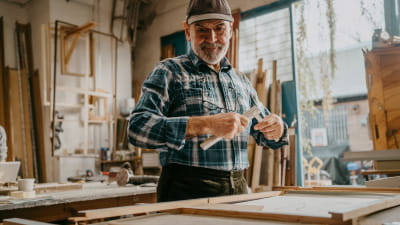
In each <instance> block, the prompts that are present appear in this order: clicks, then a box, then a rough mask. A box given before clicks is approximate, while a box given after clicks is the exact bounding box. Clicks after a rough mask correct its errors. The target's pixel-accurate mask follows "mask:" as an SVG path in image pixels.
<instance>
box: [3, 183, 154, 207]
mask: <svg viewBox="0 0 400 225" xmlns="http://www.w3.org/2000/svg"><path fill="white" fill-rule="evenodd" d="M155 192H156V188H155V187H140V186H133V185H128V186H125V187H118V186H117V184H114V183H112V184H109V185H107V184H105V183H85V184H83V187H82V189H80V190H69V191H62V192H53V193H45V194H37V195H36V198H35V199H23V200H17V199H11V198H10V197H0V211H2V210H12V209H20V208H30V207H38V206H50V205H56V204H63V203H71V202H82V201H90V200H97V199H106V198H117V197H124V196H131V195H141V194H149V193H155ZM7 199H8V200H11V202H10V203H8V204H1V202H2V200H3V202H5V201H7Z"/></svg>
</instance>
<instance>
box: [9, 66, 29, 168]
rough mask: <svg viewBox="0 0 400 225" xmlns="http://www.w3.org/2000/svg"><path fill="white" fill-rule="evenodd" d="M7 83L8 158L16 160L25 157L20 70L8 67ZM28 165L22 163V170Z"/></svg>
mask: <svg viewBox="0 0 400 225" xmlns="http://www.w3.org/2000/svg"><path fill="white" fill-rule="evenodd" d="M5 76H6V85H7V86H8V90H7V96H6V98H7V106H5V108H7V109H8V110H7V112H6V116H7V118H6V119H7V121H8V122H7V125H6V131H7V137H8V138H7V146H8V158H7V160H9V161H15V160H16V159H18V160H22V159H23V158H24V155H23V154H24V153H23V149H24V147H23V143H22V142H21V137H22V135H23V133H22V121H21V113H22V112H21V108H20V106H21V104H22V103H21V102H20V99H21V98H22V96H21V93H20V92H19V79H18V71H17V70H15V69H10V68H6V73H5ZM25 168H26V165H25V164H24V163H21V170H22V171H25Z"/></svg>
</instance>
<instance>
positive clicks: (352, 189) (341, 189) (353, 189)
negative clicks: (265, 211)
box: [273, 186, 400, 193]
mask: <svg viewBox="0 0 400 225" xmlns="http://www.w3.org/2000/svg"><path fill="white" fill-rule="evenodd" d="M273 190H274V191H302V192H303V191H305V192H315V191H322V192H340V193H343V192H348V193H349V192H362V193H366V192H369V193H400V188H369V187H368V188H367V187H353V186H340V187H289V186H284V187H274V188H273Z"/></svg>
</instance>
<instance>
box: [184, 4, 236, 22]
mask: <svg viewBox="0 0 400 225" xmlns="http://www.w3.org/2000/svg"><path fill="white" fill-rule="evenodd" d="M202 20H226V21H229V22H233V17H232V13H231V8H230V7H229V4H228V2H227V1H226V0H190V2H189V6H188V8H187V12H186V21H187V23H188V24H192V23H194V22H197V21H202Z"/></svg>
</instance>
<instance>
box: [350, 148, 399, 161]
mask: <svg viewBox="0 0 400 225" xmlns="http://www.w3.org/2000/svg"><path fill="white" fill-rule="evenodd" d="M343 160H344V161H357V160H400V150H397V149H393V150H379V151H361V152H358V151H357V152H345V153H344V156H343Z"/></svg>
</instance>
